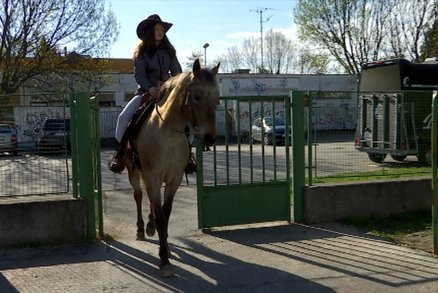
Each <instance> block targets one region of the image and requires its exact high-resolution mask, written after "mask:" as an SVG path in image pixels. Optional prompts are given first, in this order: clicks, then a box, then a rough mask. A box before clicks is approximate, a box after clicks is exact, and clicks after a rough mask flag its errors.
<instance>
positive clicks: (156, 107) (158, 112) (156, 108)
mask: <svg viewBox="0 0 438 293" xmlns="http://www.w3.org/2000/svg"><path fill="white" fill-rule="evenodd" d="M155 111H156V112H157V114H158V117H160V119H161V121H163V122H164V123H166V125H168V126H169V127H170V129H172V130H173V131H176V132H178V133H182V134H184V135H185V134H186V132H185V131H181V130H179V129H176V128H175V127H173V126H172V125H171V124H170V123H169V122H168V121H167V120H164V118H163V116H161V113H160V111H158V103H155Z"/></svg>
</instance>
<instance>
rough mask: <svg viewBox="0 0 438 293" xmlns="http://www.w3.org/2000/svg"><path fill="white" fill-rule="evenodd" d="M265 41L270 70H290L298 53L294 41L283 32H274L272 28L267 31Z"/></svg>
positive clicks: (280, 71)
mask: <svg viewBox="0 0 438 293" xmlns="http://www.w3.org/2000/svg"><path fill="white" fill-rule="evenodd" d="M264 41H265V48H266V50H265V54H266V58H265V60H266V63H267V68H266V69H267V70H268V72H270V73H275V74H280V73H287V72H289V70H290V69H291V68H292V66H293V59H294V55H295V54H296V52H295V48H294V46H293V45H292V41H291V40H288V39H287V38H286V36H285V35H284V34H282V33H281V32H274V31H273V30H272V29H271V30H269V31H267V32H266V34H265V39H264Z"/></svg>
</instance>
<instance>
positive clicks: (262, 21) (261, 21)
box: [249, 7, 275, 72]
mask: <svg viewBox="0 0 438 293" xmlns="http://www.w3.org/2000/svg"><path fill="white" fill-rule="evenodd" d="M267 10H275V9H274V8H266V7H265V8H261V7H258V8H257V9H250V10H249V11H250V12H257V13H258V14H260V61H261V67H260V72H263V70H264V65H263V23H264V22H268V21H269V20H270V19H271V17H272V16H273V15H271V16H269V17H267V18H266V20H263V12H264V11H267Z"/></svg>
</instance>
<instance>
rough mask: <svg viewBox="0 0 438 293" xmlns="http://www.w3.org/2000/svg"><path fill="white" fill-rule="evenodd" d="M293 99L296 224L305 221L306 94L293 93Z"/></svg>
mask: <svg viewBox="0 0 438 293" xmlns="http://www.w3.org/2000/svg"><path fill="white" fill-rule="evenodd" d="M291 97H292V102H291V104H292V180H293V181H292V192H293V205H294V215H293V216H294V222H302V221H303V218H304V217H303V193H304V184H305V181H304V180H305V176H304V168H305V165H304V115H303V111H304V94H303V92H297V91H293V92H292V93H291Z"/></svg>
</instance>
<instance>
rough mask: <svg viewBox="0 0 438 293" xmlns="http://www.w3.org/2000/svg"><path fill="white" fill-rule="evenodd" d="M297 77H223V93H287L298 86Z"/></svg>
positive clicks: (260, 94) (258, 94)
mask: <svg viewBox="0 0 438 293" xmlns="http://www.w3.org/2000/svg"><path fill="white" fill-rule="evenodd" d="M297 83H298V81H297V79H294V78H289V79H288V78H286V77H282V78H278V77H273V78H266V77H265V78H242V77H236V78H230V79H221V88H222V95H225V96H226V95H236V96H238V95H253V96H263V95H271V94H281V95H285V94H286V95H287V94H288V93H289V91H290V90H291V89H292V88H296V86H297Z"/></svg>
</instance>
